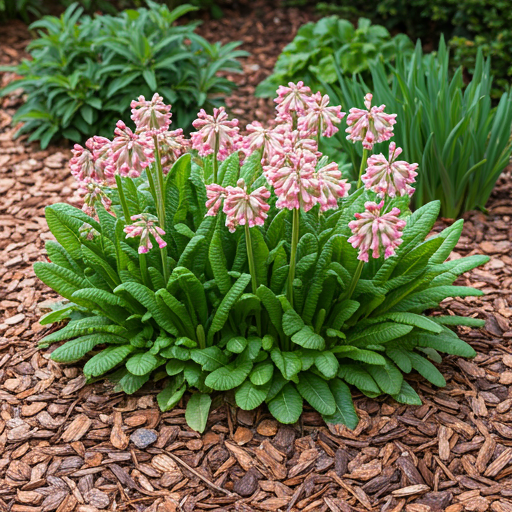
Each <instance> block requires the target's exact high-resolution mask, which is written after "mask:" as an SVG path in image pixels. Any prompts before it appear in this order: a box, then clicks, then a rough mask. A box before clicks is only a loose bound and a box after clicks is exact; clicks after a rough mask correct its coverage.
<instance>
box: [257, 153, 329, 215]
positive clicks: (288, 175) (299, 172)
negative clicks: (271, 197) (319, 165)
mask: <svg viewBox="0 0 512 512" xmlns="http://www.w3.org/2000/svg"><path fill="white" fill-rule="evenodd" d="M290 156H291V158H287V159H286V160H287V161H286V162H285V163H284V164H279V165H275V164H276V162H275V161H274V162H271V164H270V165H268V166H265V167H264V171H265V172H264V174H265V177H266V178H267V181H268V182H269V183H270V184H271V185H272V186H273V187H274V191H275V193H276V195H277V197H278V200H277V202H276V206H277V208H288V209H289V210H293V209H295V208H302V209H303V210H304V211H306V212H307V211H308V210H311V208H313V206H315V205H316V204H317V203H318V201H319V197H320V185H319V183H318V179H317V178H316V177H315V165H316V158H314V159H312V157H314V155H313V154H312V153H310V152H309V151H298V152H297V153H294V154H292V155H290ZM277 158H278V155H276V157H275V159H277ZM275 159H274V160H275Z"/></svg>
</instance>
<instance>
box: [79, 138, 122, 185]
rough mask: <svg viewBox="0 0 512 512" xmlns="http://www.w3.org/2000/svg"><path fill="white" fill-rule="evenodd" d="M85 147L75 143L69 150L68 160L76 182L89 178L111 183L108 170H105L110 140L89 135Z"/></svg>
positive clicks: (98, 181) (101, 182) (97, 181)
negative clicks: (69, 158) (71, 154)
mask: <svg viewBox="0 0 512 512" xmlns="http://www.w3.org/2000/svg"><path fill="white" fill-rule="evenodd" d="M85 146H86V147H85V148H83V147H82V146H80V144H75V145H74V147H73V149H72V150H71V152H72V153H73V157H72V158H71V160H70V161H69V168H70V169H71V174H72V175H73V176H74V177H75V179H76V180H77V181H78V182H81V181H84V180H89V181H91V180H92V181H94V182H96V183H100V184H104V183H105V182H108V183H109V184H112V181H113V180H112V179H111V177H110V176H109V173H108V172H105V167H106V163H107V161H106V158H107V156H108V151H109V148H110V141H109V140H108V139H106V138H105V137H97V136H94V137H91V138H90V139H88V140H87V142H86V143H85Z"/></svg>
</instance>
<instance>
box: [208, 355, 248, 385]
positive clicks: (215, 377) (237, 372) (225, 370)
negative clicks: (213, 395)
mask: <svg viewBox="0 0 512 512" xmlns="http://www.w3.org/2000/svg"><path fill="white" fill-rule="evenodd" d="M252 365H253V364H252V363H251V362H250V361H248V362H246V363H242V364H241V365H240V366H237V367H235V365H234V364H230V365H228V366H223V367H222V368H218V369H217V370H215V371H213V372H212V373H210V375H208V377H206V380H205V384H206V385H207V386H208V387H210V388H212V389H215V390H216V391H227V390H229V389H234V388H236V387H238V386H240V384H242V382H243V381H244V380H245V378H246V377H247V376H248V375H249V373H250V372H251V369H252Z"/></svg>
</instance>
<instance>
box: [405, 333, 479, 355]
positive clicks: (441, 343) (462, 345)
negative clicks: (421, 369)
mask: <svg viewBox="0 0 512 512" xmlns="http://www.w3.org/2000/svg"><path fill="white" fill-rule="evenodd" d="M408 339H410V340H411V341H414V343H416V344H417V345H418V346H419V347H430V348H433V349H435V350H439V352H444V353H445V354H453V355H455V356H460V357H469V358H472V357H476V352H475V350H474V349H473V347H471V345H469V344H468V343H466V342H465V341H462V340H461V339H459V337H458V336H457V335H456V334H454V333H453V335H448V333H444V334H438V335H436V336H433V335H431V334H426V333H416V334H414V335H410V338H408Z"/></svg>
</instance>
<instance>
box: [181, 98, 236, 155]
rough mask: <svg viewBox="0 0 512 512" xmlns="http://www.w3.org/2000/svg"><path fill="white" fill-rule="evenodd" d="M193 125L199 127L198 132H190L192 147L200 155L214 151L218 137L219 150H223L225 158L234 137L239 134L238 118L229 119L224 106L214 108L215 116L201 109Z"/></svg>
mask: <svg viewBox="0 0 512 512" xmlns="http://www.w3.org/2000/svg"><path fill="white" fill-rule="evenodd" d="M192 125H193V126H194V128H196V129H197V132H192V133H191V134H190V136H191V138H192V147H193V148H194V149H197V150H198V151H199V155H200V156H207V155H210V154H211V153H213V151H214V148H215V141H216V139H217V138H218V141H219V151H222V152H223V154H222V153H221V154H222V156H224V158H225V157H226V156H227V155H226V152H228V151H229V148H231V147H232V146H233V138H234V137H235V136H236V135H237V134H238V120H237V119H233V120H232V121H229V119H228V114H227V113H226V110H225V109H224V107H220V108H214V109H213V116H210V115H208V114H207V113H206V112H205V111H204V110H203V109H201V110H200V111H199V114H197V119H196V120H195V121H194V122H193V123H192ZM231 152H233V151H231Z"/></svg>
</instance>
